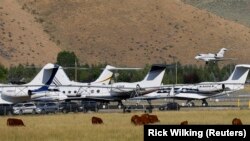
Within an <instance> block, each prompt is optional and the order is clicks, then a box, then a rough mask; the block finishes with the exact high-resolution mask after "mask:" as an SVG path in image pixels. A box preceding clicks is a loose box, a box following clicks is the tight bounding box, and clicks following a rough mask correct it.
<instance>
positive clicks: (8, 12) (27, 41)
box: [0, 0, 61, 66]
mask: <svg viewBox="0 0 250 141" xmlns="http://www.w3.org/2000/svg"><path fill="white" fill-rule="evenodd" d="M60 50H61V49H60V48H59V47H57V45H56V44H55V43H54V42H52V41H50V39H49V35H48V34H47V33H46V32H44V31H43V27H42V26H41V25H40V24H39V23H37V22H36V21H35V19H34V16H33V15H32V14H30V13H28V12H26V11H24V10H23V9H22V7H21V6H20V5H19V4H18V3H17V2H16V1H15V0H1V1H0V63H1V64H4V65H5V66H10V65H17V64H19V63H22V64H26V63H29V64H31V63H34V64H36V65H44V64H46V63H48V62H55V61H56V55H57V53H58V52H59V51H60Z"/></svg>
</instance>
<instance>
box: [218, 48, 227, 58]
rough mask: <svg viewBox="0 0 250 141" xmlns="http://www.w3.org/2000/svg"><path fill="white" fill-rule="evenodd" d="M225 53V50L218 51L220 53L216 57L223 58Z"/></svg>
mask: <svg viewBox="0 0 250 141" xmlns="http://www.w3.org/2000/svg"><path fill="white" fill-rule="evenodd" d="M225 51H227V49H226V48H222V49H220V51H219V52H218V53H217V54H216V57H224V53H225Z"/></svg>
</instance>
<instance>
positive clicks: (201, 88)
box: [131, 64, 250, 106]
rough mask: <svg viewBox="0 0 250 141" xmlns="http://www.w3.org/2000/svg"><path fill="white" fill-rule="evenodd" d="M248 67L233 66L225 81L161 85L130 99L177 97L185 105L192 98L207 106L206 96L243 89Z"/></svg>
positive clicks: (210, 96)
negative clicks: (145, 93)
mask: <svg viewBox="0 0 250 141" xmlns="http://www.w3.org/2000/svg"><path fill="white" fill-rule="evenodd" d="M249 69H250V65H249V64H239V65H236V66H235V69H234V71H233V73H232V74H231V75H230V77H229V78H228V79H227V80H226V81H221V82H202V83H198V84H173V85H163V86H162V88H161V89H160V90H158V91H156V92H153V93H150V94H147V95H143V96H140V97H135V98H132V99H131V100H147V101H150V100H155V99H168V98H169V99H179V100H187V102H186V105H187V106H194V103H193V102H192V100H202V106H208V103H207V101H206V99H208V98H212V97H218V96H223V95H228V94H230V93H233V92H235V91H239V90H242V89H244V85H245V82H246V79H247V76H248V73H249Z"/></svg>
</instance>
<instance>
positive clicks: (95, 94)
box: [55, 65, 166, 105]
mask: <svg viewBox="0 0 250 141" xmlns="http://www.w3.org/2000/svg"><path fill="white" fill-rule="evenodd" d="M165 68H166V65H152V67H151V69H150V71H149V72H148V74H147V75H146V77H145V78H144V79H143V80H142V81H139V82H133V83H128V82H117V83H113V84H108V85H107V84H106V85H103V84H102V83H99V82H103V81H102V80H107V78H111V77H110V75H101V76H102V77H101V76H100V77H99V78H98V79H97V80H100V81H97V80H96V81H95V82H93V83H85V84H84V83H79V82H74V83H72V81H70V80H69V79H68V77H67V75H66V74H65V73H63V72H62V71H61V70H60V69H59V73H58V76H55V79H56V80H55V82H56V83H57V84H59V85H56V86H55V88H57V89H59V90H60V91H61V92H62V93H63V94H65V95H66V96H67V97H68V98H67V99H66V100H73V99H74V100H77V99H79V100H80V99H81V100H95V101H100V102H101V103H104V104H107V103H109V102H110V101H117V102H118V103H119V104H118V105H122V100H125V99H128V98H131V97H135V96H139V95H144V94H147V93H151V92H153V91H156V90H157V89H159V86H160V84H161V81H162V79H163V76H164V73H165ZM110 69H113V70H116V69H119V68H115V67H113V68H110ZM120 69H121V68H120ZM107 70H109V69H107ZM107 74H111V71H109V73H107ZM62 78H64V79H62ZM65 78H67V79H68V81H67V82H66V81H65V80H66V79H65ZM101 78H105V79H101ZM61 82H64V83H65V84H66V85H60V83H61Z"/></svg>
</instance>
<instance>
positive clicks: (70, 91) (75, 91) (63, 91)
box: [62, 91, 77, 94]
mask: <svg viewBox="0 0 250 141" xmlns="http://www.w3.org/2000/svg"><path fill="white" fill-rule="evenodd" d="M62 92H63V93H64V94H65V93H66V92H65V91H62ZM68 93H69V94H70V93H71V91H68ZM74 93H75V94H76V93H77V91H74Z"/></svg>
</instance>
